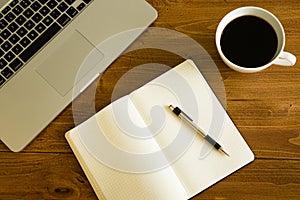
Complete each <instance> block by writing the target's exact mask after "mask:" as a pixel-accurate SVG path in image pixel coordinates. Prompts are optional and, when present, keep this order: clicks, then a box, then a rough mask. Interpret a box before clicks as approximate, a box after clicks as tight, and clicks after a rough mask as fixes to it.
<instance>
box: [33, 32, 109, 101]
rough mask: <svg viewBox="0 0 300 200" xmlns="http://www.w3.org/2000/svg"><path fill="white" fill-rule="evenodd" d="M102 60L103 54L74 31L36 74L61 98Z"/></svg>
mask: <svg viewBox="0 0 300 200" xmlns="http://www.w3.org/2000/svg"><path fill="white" fill-rule="evenodd" d="M87 57H89V59H86V58H87ZM91 58H92V59H91ZM103 58H104V55H103V53H101V52H100V51H99V50H98V49H97V48H96V47H95V46H94V45H93V44H92V43H91V42H90V41H88V39H87V38H85V37H84V36H83V35H82V34H81V33H80V32H78V31H74V32H73V33H71V34H70V35H69V36H68V37H66V39H64V40H63V42H61V43H60V44H59V45H58V46H57V47H55V48H53V49H52V50H51V53H50V55H49V56H47V58H46V59H44V60H43V61H42V62H41V64H40V65H39V67H38V68H37V69H36V72H37V73H38V74H39V75H40V76H42V78H43V79H44V80H46V81H47V82H48V84H50V85H51V86H52V87H53V88H54V89H55V90H56V91H57V92H58V93H59V94H60V95H61V96H65V95H66V94H67V93H68V92H69V91H70V90H71V89H72V88H73V86H74V85H75V84H76V83H77V82H78V81H80V80H81V79H82V78H83V77H84V76H85V75H86V74H87V73H88V72H89V71H90V70H92V69H93V68H94V67H95V66H96V65H97V64H98V63H99V62H100V61H101V60H102V59H103ZM84 62H85V64H84V65H83V63H84ZM86 62H89V63H86ZM83 66H84V67H83ZM75 81H76V82H75Z"/></svg>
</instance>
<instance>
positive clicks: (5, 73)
mask: <svg viewBox="0 0 300 200" xmlns="http://www.w3.org/2000/svg"><path fill="white" fill-rule="evenodd" d="M1 74H2V75H3V76H4V77H5V78H6V79H9V78H10V77H11V76H12V75H13V74H14V72H13V71H12V70H11V69H9V67H6V68H5V69H4V70H2V72H1Z"/></svg>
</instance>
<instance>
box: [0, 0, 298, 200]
mask: <svg viewBox="0 0 300 200" xmlns="http://www.w3.org/2000/svg"><path fill="white" fill-rule="evenodd" d="M148 2H149V3H150V4H151V5H153V6H154V7H155V8H156V9H157V10H158V13H159V17H158V19H157V20H156V22H155V23H154V24H153V25H152V27H157V28H167V29H170V30H173V31H177V32H180V33H183V34H185V35H186V36H188V37H189V38H192V39H193V40H194V41H196V42H197V43H198V44H200V45H201V46H202V47H203V48H204V49H205V50H206V51H207V52H208V54H209V55H210V56H211V58H212V59H213V61H214V63H215V65H216V67H217V69H218V73H216V72H215V71H214V70H211V69H209V68H205V69H204V70H205V72H206V74H207V75H211V74H212V75H215V76H213V77H217V78H213V79H211V80H208V82H209V84H210V85H211V86H212V87H213V89H214V91H215V92H216V94H217V96H218V97H219V98H220V100H221V101H222V103H223V105H224V107H226V110H227V112H228V113H229V115H230V117H231V118H232V120H233V121H234V122H235V124H236V126H237V127H238V129H239V130H240V131H241V133H242V135H243V137H244V138H245V140H246V141H247V143H248V144H249V145H250V147H251V149H252V150H253V151H254V153H255V156H256V159H255V161H254V162H253V163H251V164H249V165H248V166H246V167H244V168H243V169H241V170H239V171H237V172H236V173H234V174H232V175H231V176H229V177H227V178H225V179H224V180H222V181H221V182H219V183H217V184H216V185H214V186H212V187H210V188H209V189H207V190H205V191H204V192H202V193H200V194H199V195H197V196H195V197H194V198H193V199H195V200H196V199H218V200H220V199H295V200H296V199H299V198H300V64H299V63H300V62H297V63H296V65H295V66H293V67H281V66H275V65H274V66H271V67H270V68H268V69H267V70H264V71H262V72H259V73H254V74H241V73H238V72H235V71H233V70H231V69H229V68H228V67H226V66H225V64H224V63H223V62H222V61H221V60H220V57H219V56H218V53H217V50H216V48H215V44H214V34H215V30H216V27H217V25H218V22H219V21H220V20H221V18H222V17H223V16H224V15H225V14H226V13H227V12H229V11H231V10H232V9H234V8H237V7H240V6H245V5H254V6H260V7H263V8H265V9H267V10H269V11H271V12H273V13H274V14H275V15H276V16H277V17H278V18H279V19H280V21H281V22H282V24H283V26H284V28H285V32H286V48H285V50H286V51H289V52H292V53H293V54H294V55H296V57H298V59H299V57H300V15H299V13H300V4H299V0H278V1H274V0H265V1H259V0H248V1H246V0H148ZM4 3H5V1H4V0H1V1H0V4H1V5H3V4H4ZM142 42H143V36H141V38H139V39H138V40H137V41H136V43H135V44H138V43H142ZM176 42H177V43H178V44H176V45H184V43H182V41H181V40H178V41H176ZM191 52H192V53H195V54H197V52H193V49H191ZM183 60H184V59H183V58H182V57H181V56H178V55H176V54H174V53H172V52H167V51H162V50H157V49H142V50H138V51H133V52H130V53H127V54H125V55H123V56H121V57H120V58H118V59H117V60H116V61H115V62H114V63H113V64H112V65H111V66H110V67H109V68H108V69H107V70H106V71H105V73H104V74H103V75H102V76H101V78H100V80H98V81H96V82H94V84H93V85H92V86H91V87H89V88H88V89H87V90H86V91H85V92H84V93H83V94H82V95H81V96H80V97H78V98H77V99H76V100H75V104H76V105H77V106H75V107H72V105H70V106H68V107H67V108H66V109H65V110H64V111H63V112H62V113H61V114H60V115H59V116H58V117H57V118H56V119H55V120H54V121H53V122H52V123H51V124H50V125H49V126H48V127H47V128H46V129H45V130H44V131H43V132H42V133H41V134H40V135H39V136H38V137H37V138H36V139H35V140H34V141H33V142H32V143H31V144H30V145H29V146H28V147H27V148H26V149H25V150H24V151H22V152H20V153H12V152H10V151H9V150H8V149H7V148H6V147H5V146H4V144H2V143H0V199H5V200H6V199H90V200H92V199H96V196H95V194H94V193H93V190H92V188H91V186H90V185H89V183H88V181H87V179H86V177H85V175H84V173H83V171H82V170H81V168H80V166H79V164H78V163H77V161H76V159H75V157H74V156H73V154H72V152H71V150H70V148H69V146H68V144H67V142H66V140H65V138H64V133H65V132H66V131H67V130H69V129H70V128H72V127H74V125H75V122H74V118H73V113H76V114H77V115H76V116H77V119H78V120H77V123H79V122H80V121H83V120H85V119H87V118H88V117H89V116H91V115H92V114H93V112H95V110H96V111H97V110H100V109H102V108H103V107H104V106H105V105H108V104H109V103H110V102H111V101H112V96H114V95H112V94H113V93H114V92H115V93H116V91H117V95H116V96H122V95H124V94H127V93H129V92H130V91H132V90H134V89H135V88H137V87H139V86H140V85H142V84H144V83H146V82H147V81H149V80H151V79H152V78H154V77H156V76H158V75H160V74H161V73H163V72H164V71H165V70H166V69H165V68H159V67H156V68H155V67H154V68H151V69H148V70H147V71H137V72H136V73H135V74H133V75H132V77H131V79H130V80H128V81H127V82H126V84H122V85H120V84H118V81H119V79H120V78H121V77H122V76H123V75H124V74H126V73H127V72H128V71H129V70H131V69H134V68H135V67H136V66H139V65H142V64H145V63H162V64H165V65H167V66H170V67H172V66H175V65H177V64H178V63H180V62H181V61H183ZM219 75H221V76H220V77H219ZM208 79H209V78H208ZM219 82H221V83H222V84H219ZM95 90H96V92H95ZM224 92H225V95H224V94H223V93H224ZM93 95H95V96H96V102H95V105H94V104H93V102H91V101H90V99H91V96H93ZM116 96H114V97H113V98H115V97H116ZM73 105H74V104H73ZM3 117H4V115H1V118H3Z"/></svg>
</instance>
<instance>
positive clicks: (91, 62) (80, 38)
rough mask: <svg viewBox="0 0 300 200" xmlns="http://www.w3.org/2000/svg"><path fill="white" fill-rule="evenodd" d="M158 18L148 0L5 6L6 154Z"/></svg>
mask: <svg viewBox="0 0 300 200" xmlns="http://www.w3.org/2000/svg"><path fill="white" fill-rule="evenodd" d="M156 18H157V12H156V10H155V9H154V8H153V7H152V6H150V5H149V4H148V3H147V2H146V1H145V0H12V1H9V2H8V3H7V4H5V5H4V6H3V7H2V8H1V12H0V29H1V32H0V44H1V45H0V56H1V57H0V110H1V113H2V115H1V120H0V132H1V133H0V136H1V141H2V142H3V143H4V144H5V145H6V146H7V147H8V148H9V149H10V150H11V151H14V152H18V151H21V150H23V149H24V148H25V147H26V146H27V145H28V144H29V143H30V142H31V141H32V140H33V139H34V138H35V137H36V136H37V135H38V134H39V133H40V132H41V131H42V130H43V129H44V128H45V127H46V126H47V125H48V124H49V123H50V122H51V121H52V120H53V119H54V118H55V117H56V116H57V115H58V114H59V113H60V112H61V111H62V110H63V109H64V108H65V107H66V106H67V105H69V104H70V102H72V100H73V99H74V97H76V96H78V95H79V94H80V92H81V91H82V90H84V88H86V87H87V85H88V84H89V83H91V81H93V80H94V79H95V77H97V76H98V75H99V74H100V73H101V72H103V71H104V70H105V69H106V68H107V67H108V66H109V65H110V64H111V63H112V62H113V61H114V60H115V59H116V58H117V57H118V56H119V55H120V54H121V53H122V52H123V51H124V50H125V49H126V48H127V47H128V46H129V45H130V44H131V43H132V42H133V41H134V40H135V39H136V38H137V37H138V36H139V35H140V34H141V33H142V32H143V31H144V30H145V29H146V28H147V27H148V26H149V25H150V24H151V23H152V22H153V21H154V20H155V19H156ZM83 63H84V64H83ZM83 66H84V67H83ZM79 71H80V73H78V72H79ZM74 87H77V88H82V89H79V90H76V91H75V90H74V89H73V88H74ZM74 91H75V92H74Z"/></svg>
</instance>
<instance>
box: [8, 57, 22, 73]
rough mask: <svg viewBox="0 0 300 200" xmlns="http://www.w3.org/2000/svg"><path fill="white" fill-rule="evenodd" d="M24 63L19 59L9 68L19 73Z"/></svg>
mask: <svg viewBox="0 0 300 200" xmlns="http://www.w3.org/2000/svg"><path fill="white" fill-rule="evenodd" d="M22 65H23V63H22V62H21V60H20V59H19V58H16V59H15V60H14V61H12V62H11V63H10V64H9V66H10V68H12V70H14V71H15V72H16V71H18V70H19V69H20V68H21V67H22Z"/></svg>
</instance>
